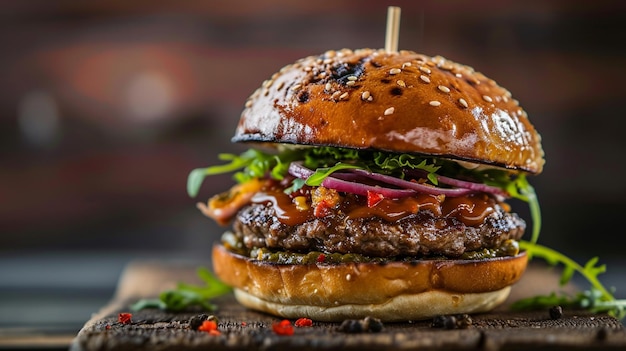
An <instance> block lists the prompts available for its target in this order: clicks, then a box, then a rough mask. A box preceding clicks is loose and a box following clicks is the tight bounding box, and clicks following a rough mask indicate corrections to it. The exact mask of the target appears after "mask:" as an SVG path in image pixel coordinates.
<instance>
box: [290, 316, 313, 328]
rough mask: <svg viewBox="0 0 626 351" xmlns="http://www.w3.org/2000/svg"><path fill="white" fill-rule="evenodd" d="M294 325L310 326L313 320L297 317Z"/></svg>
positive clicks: (299, 326)
mask: <svg viewBox="0 0 626 351" xmlns="http://www.w3.org/2000/svg"><path fill="white" fill-rule="evenodd" d="M294 324H295V325H296V327H298V328H302V327H311V326H313V321H312V320H310V319H308V318H298V320H297V321H296V322H295V323H294Z"/></svg>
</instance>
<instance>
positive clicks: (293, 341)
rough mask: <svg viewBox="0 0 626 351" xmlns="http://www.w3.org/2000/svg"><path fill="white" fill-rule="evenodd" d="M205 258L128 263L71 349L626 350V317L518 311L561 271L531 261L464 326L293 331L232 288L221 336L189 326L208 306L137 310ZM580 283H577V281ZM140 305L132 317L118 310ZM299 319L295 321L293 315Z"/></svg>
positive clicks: (191, 277)
mask: <svg viewBox="0 0 626 351" xmlns="http://www.w3.org/2000/svg"><path fill="white" fill-rule="evenodd" d="M201 264H202V263H171V262H170V263H165V262H136V263H133V264H131V265H130V266H129V267H127V269H126V270H125V272H124V274H123V275H122V277H121V279H120V283H119V286H118V290H117V293H116V295H115V296H114V298H113V300H112V301H111V303H110V304H109V305H107V306H105V307H104V308H103V309H102V310H101V311H100V312H98V313H97V314H95V315H94V316H93V318H92V319H91V320H89V321H88V322H87V323H86V324H85V326H84V327H83V329H82V330H81V331H80V332H79V334H78V335H77V336H76V338H75V339H74V341H73V343H72V346H71V350H73V351H79V350H85V351H86V350H200V349H212V350H213V349H215V350H236V349H242V350H243V349H245V350H266V349H293V348H297V349H298V350H314V349H315V350H334V349H341V350H380V349H420V350H444V349H445V350H502V349H506V350H526V349H533V350H541V349H545V350H559V349H567V350H571V349H581V350H590V349H597V350H605V349H606V350H609V349H625V348H626V333H625V331H624V327H623V325H622V323H621V322H620V321H619V320H616V319H615V318H612V317H609V316H606V315H593V314H589V313H586V312H584V311H572V310H567V309H566V310H564V312H563V315H562V316H561V318H558V319H552V318H551V317H550V314H549V312H548V311H547V310H537V311H526V312H513V311H510V310H509V308H508V305H509V304H510V302H511V301H514V300H516V299H519V298H521V297H524V296H530V295H534V294H538V293H546V292H549V291H552V290H550V289H555V288H556V284H557V278H556V276H555V273H554V272H550V271H548V270H546V269H545V267H543V266H534V265H531V266H530V268H529V270H528V271H527V273H526V275H525V276H524V278H523V279H522V280H521V281H520V282H519V283H518V284H517V285H516V286H515V287H514V289H513V293H512V295H511V297H510V298H509V300H507V302H506V303H505V305H504V306H502V307H500V308H498V309H497V310H496V311H493V312H491V313H487V314H480V315H473V316H471V324H470V325H469V326H467V327H464V328H454V329H443V328H434V327H433V326H432V324H433V323H432V321H431V320H428V321H415V322H408V323H385V324H384V326H383V329H382V331H380V332H362V333H346V332H344V331H341V328H340V323H317V322H314V323H313V326H312V327H302V328H297V327H296V328H295V329H294V334H293V335H291V336H284V335H278V334H276V333H274V332H273V330H272V324H273V323H276V322H278V321H280V319H279V318H277V317H274V316H270V315H266V314H262V313H257V312H254V311H250V310H247V309H245V308H244V307H242V306H240V305H239V304H238V303H237V302H236V301H235V300H234V297H233V296H232V295H227V296H222V297H220V298H218V299H215V301H214V302H215V303H216V304H217V306H218V307H219V309H218V311H216V312H214V313H213V314H214V315H215V316H216V317H217V318H218V329H219V330H220V332H221V334H220V335H217V336H216V335H210V334H209V333H206V332H201V331H196V330H193V329H191V328H190V327H189V321H190V319H191V318H192V317H194V316H196V315H198V314H201V313H204V312H202V311H199V310H198V311H186V312H184V313H172V312H166V311H160V310H157V309H145V310H141V311H130V307H129V306H130V304H132V303H134V302H136V301H137V300H138V299H140V298H145V297H154V296H156V295H157V294H158V293H159V292H160V291H163V290H164V289H168V288H172V287H173V286H174V285H175V284H176V283H177V282H180V281H185V282H190V283H194V282H197V279H198V278H197V277H196V276H195V269H196V267H198V265H201ZM569 289H572V287H569ZM122 312H132V314H133V315H132V322H131V323H128V324H123V323H119V322H118V314H119V313H122ZM292 322H293V321H292Z"/></svg>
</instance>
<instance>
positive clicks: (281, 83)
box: [276, 82, 285, 91]
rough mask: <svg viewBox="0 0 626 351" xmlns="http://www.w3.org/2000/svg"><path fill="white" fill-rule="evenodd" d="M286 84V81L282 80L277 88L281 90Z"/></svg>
mask: <svg viewBox="0 0 626 351" xmlns="http://www.w3.org/2000/svg"><path fill="white" fill-rule="evenodd" d="M284 86H285V82H280V83H278V86H277V87H276V90H278V91H280V89H282V88H283V87H284Z"/></svg>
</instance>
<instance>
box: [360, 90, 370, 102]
mask: <svg viewBox="0 0 626 351" xmlns="http://www.w3.org/2000/svg"><path fill="white" fill-rule="evenodd" d="M369 98H371V95H370V92H369V91H364V92H363V93H361V100H367V99H369Z"/></svg>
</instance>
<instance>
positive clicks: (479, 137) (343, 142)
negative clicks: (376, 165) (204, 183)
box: [233, 49, 544, 174]
mask: <svg viewBox="0 0 626 351" xmlns="http://www.w3.org/2000/svg"><path fill="white" fill-rule="evenodd" d="M233 141H236V142H245V141H253V142H268V143H282V144H297V145H313V146H336V147H347V148H357V149H372V150H381V151H388V152H402V153H415V154H422V155H432V156H437V157H444V158H450V159H454V160H459V161H468V162H471V163H478V164H486V165H492V166H497V167H502V168H507V169H511V170H519V171H525V172H530V173H534V174H538V173H540V172H541V171H542V169H543V164H544V159H543V155H544V153H543V150H542V148H541V137H540V135H539V134H538V133H537V131H536V130H535V128H534V127H533V126H532V124H531V123H530V121H529V120H528V116H527V114H526V112H525V111H524V110H523V109H522V108H521V107H520V106H519V104H518V102H517V100H515V99H513V98H512V96H511V93H510V92H509V91H508V90H506V89H505V88H503V87H501V86H499V85H498V84H497V83H496V82H495V81H494V80H492V79H489V78H487V77H486V76H484V75H483V74H481V73H479V72H476V71H475V70H474V69H473V68H471V67H469V66H466V65H461V64H458V63H455V62H452V61H450V60H447V59H445V58H443V57H441V56H435V57H429V56H426V55H422V54H418V53H415V52H411V51H400V52H387V51H384V50H372V49H360V50H354V51H353V50H347V49H344V50H341V51H327V52H326V53H324V54H322V55H319V56H310V57H306V58H303V59H301V60H298V61H297V62H296V63H294V64H291V65H288V66H285V67H284V68H283V69H281V70H280V71H279V72H278V73H276V74H274V75H273V76H272V77H271V78H270V79H269V80H267V81H265V82H264V83H263V84H262V86H261V87H260V88H259V89H257V90H256V92H254V93H253V94H252V96H251V97H250V98H249V99H248V101H247V102H246V105H245V109H244V111H243V113H242V115H241V119H240V121H239V125H238V127H237V130H236V133H235V136H234V137H233Z"/></svg>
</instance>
